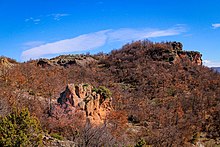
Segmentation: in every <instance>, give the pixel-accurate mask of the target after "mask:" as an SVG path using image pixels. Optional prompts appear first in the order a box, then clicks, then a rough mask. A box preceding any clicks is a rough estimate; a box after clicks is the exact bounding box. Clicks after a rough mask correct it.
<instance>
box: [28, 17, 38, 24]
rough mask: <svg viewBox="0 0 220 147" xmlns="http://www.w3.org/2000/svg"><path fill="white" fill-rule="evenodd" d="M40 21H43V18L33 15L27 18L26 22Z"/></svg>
mask: <svg viewBox="0 0 220 147" xmlns="http://www.w3.org/2000/svg"><path fill="white" fill-rule="evenodd" d="M40 21H41V19H39V18H33V17H30V18H27V19H25V22H33V23H34V24H38V23H39V22H40Z"/></svg>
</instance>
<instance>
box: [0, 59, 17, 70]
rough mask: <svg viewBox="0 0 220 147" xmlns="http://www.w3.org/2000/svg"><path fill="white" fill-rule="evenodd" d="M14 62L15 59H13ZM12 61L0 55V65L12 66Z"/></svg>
mask: <svg viewBox="0 0 220 147" xmlns="http://www.w3.org/2000/svg"><path fill="white" fill-rule="evenodd" d="M13 62H15V61H13ZM13 65H14V63H12V62H10V61H9V59H8V58H6V57H0V67H9V68H10V67H12V66H13Z"/></svg>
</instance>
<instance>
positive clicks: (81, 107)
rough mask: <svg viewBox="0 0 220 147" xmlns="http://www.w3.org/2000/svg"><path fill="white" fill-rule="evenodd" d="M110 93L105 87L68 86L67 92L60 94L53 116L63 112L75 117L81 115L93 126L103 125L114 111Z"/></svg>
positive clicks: (52, 112)
mask: <svg viewBox="0 0 220 147" xmlns="http://www.w3.org/2000/svg"><path fill="white" fill-rule="evenodd" d="M108 93H109V91H108V89H107V88H103V87H99V88H94V87H92V86H91V85H88V84H79V85H74V84H68V85H67V87H66V90H65V91H63V92H62V93H61V94H60V97H59V98H58V100H57V102H58V104H55V105H54V106H53V109H52V111H51V115H52V116H55V117H56V115H57V114H58V113H60V112H61V111H62V112H64V113H66V114H74V115H75V114H76V113H81V114H83V115H84V118H87V119H88V120H89V121H90V122H91V123H92V124H100V123H103V122H104V120H105V118H106V115H107V114H108V113H109V112H110V111H111V110H112V105H111V97H110V95H108ZM106 94H107V95H106ZM57 111H60V112H57Z"/></svg>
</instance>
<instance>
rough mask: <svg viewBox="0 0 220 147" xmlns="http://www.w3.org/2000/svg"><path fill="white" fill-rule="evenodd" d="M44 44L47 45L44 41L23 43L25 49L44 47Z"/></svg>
mask: <svg viewBox="0 0 220 147" xmlns="http://www.w3.org/2000/svg"><path fill="white" fill-rule="evenodd" d="M44 43H45V42H44V41H29V42H25V43H23V47H25V48H33V47H36V46H40V45H43V44H44Z"/></svg>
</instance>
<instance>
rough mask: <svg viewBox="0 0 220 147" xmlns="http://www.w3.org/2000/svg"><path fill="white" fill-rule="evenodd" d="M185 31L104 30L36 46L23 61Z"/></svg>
mask: <svg viewBox="0 0 220 147" xmlns="http://www.w3.org/2000/svg"><path fill="white" fill-rule="evenodd" d="M184 31H185V29H184V28H183V27H181V26H178V27H173V28H169V29H165V30H159V29H146V28H144V29H131V28H122V29H117V30H110V29H109V30H102V31H99V32H94V33H89V34H84V35H80V36H78V37H74V38H71V39H65V40H60V41H57V42H52V43H47V44H44V45H40V46H35V47H33V48H30V49H28V50H26V51H24V52H22V55H21V58H22V60H29V59H37V58H41V57H45V56H46V55H52V54H61V53H71V52H80V51H88V50H91V49H96V48H98V47H101V46H104V45H108V44H111V43H115V42H121V43H127V42H130V41H134V40H141V39H146V38H154V37H163V36H173V35H179V34H181V33H182V32H184Z"/></svg>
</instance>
